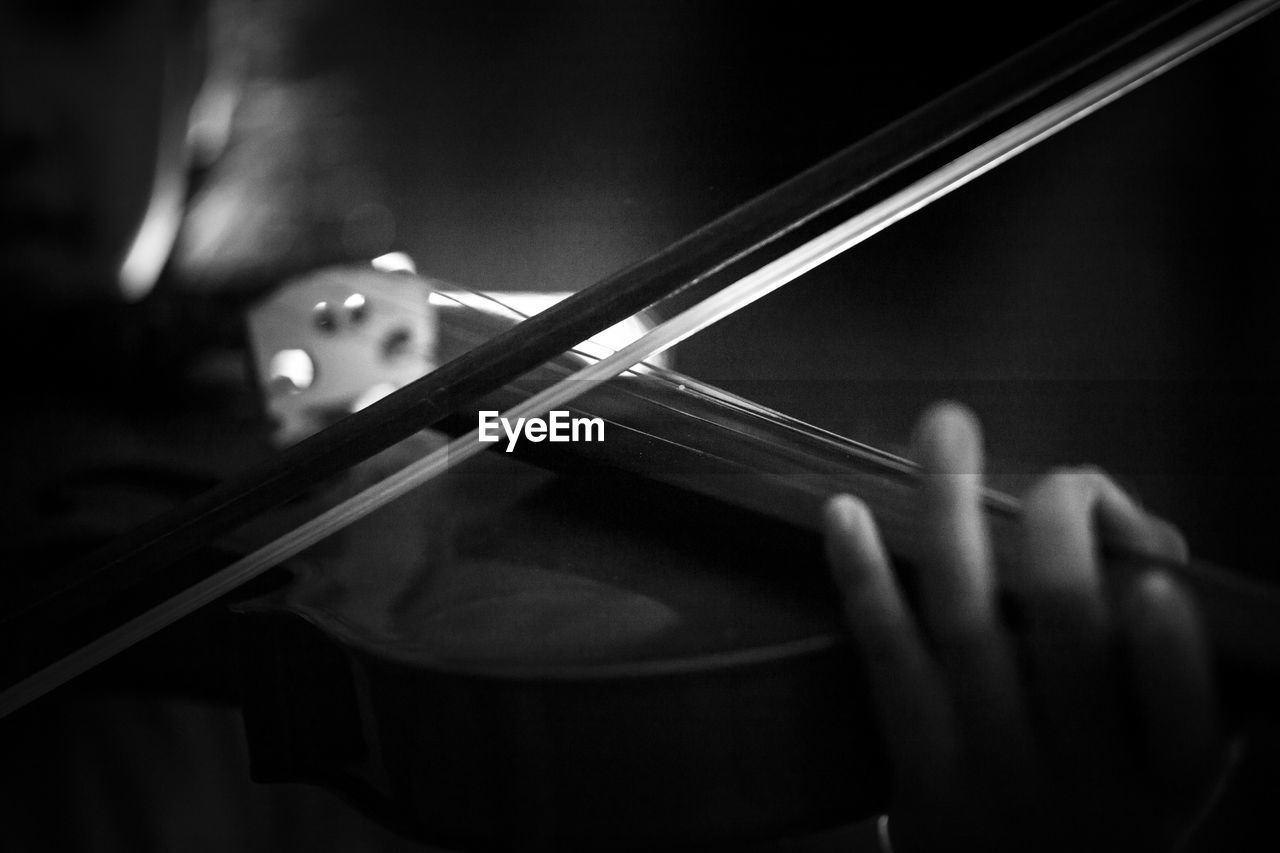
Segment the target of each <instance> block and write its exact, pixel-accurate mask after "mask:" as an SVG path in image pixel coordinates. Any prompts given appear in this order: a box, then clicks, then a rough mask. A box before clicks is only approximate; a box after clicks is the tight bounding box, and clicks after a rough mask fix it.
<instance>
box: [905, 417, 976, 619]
mask: <svg viewBox="0 0 1280 853" xmlns="http://www.w3.org/2000/svg"><path fill="white" fill-rule="evenodd" d="M912 451H913V454H914V456H915V458H916V459H917V461H919V463H920V466H921V469H922V474H923V476H922V479H921V489H920V503H921V506H920V509H921V512H920V516H919V518H920V527H919V532H920V536H919V547H920V551H921V554H920V556H921V562H922V564H923V565H922V566H921V577H920V605H921V608H922V610H923V611H924V621H925V624H926V628H927V630H928V631H930V633H931V634H932V635H933V636H934V637H935V638H936V639H937V640H939V641H940V642H941V641H944V640H950V639H965V638H967V637H970V636H971V635H972V634H973V633H975V632H982V631H985V630H987V628H988V627H989V626H990V625H991V624H992V623H993V610H994V601H995V575H994V571H993V570H992V566H991V554H990V548H989V545H988V542H987V532H986V526H985V520H984V519H983V517H982V510H981V505H980V502H979V496H980V490H981V485H982V465H983V460H982V440H981V437H980V435H979V429H978V424H977V421H976V419H975V418H974V417H973V415H972V414H970V413H969V412H968V410H967V409H964V408H962V407H961V406H958V405H955V404H952V403H942V404H939V405H937V406H935V407H933V408H932V409H930V410H929V411H928V412H926V413H925V415H924V416H923V417H922V418H921V419H920V424H919V426H918V427H917V429H916V433H915V436H914V437H913V440H912Z"/></svg>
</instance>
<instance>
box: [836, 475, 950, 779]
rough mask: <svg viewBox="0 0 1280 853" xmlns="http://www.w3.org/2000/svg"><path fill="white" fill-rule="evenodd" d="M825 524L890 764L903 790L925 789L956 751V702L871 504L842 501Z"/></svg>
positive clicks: (847, 498)
mask: <svg viewBox="0 0 1280 853" xmlns="http://www.w3.org/2000/svg"><path fill="white" fill-rule="evenodd" d="M824 522H825V523H824V530H825V534H826V549H827V559H828V561H829V562H830V565H831V570H832V574H833V576H834V577H835V580H836V585H837V587H838V588H839V589H840V594H841V598H842V601H843V605H844V613H845V618H846V620H847V622H848V625H849V630H850V631H851V632H852V634H853V637H854V642H855V643H856V644H857V647H858V650H859V653H860V655H861V657H862V660H863V664H864V666H865V667H866V672H867V678H868V682H869V684H870V688H871V695H872V701H873V702H874V703H875V708H876V713H877V716H878V718H879V721H880V725H881V731H882V732H883V733H884V736H885V739H886V741H887V743H886V746H887V747H888V750H889V755H890V758H891V760H892V761H893V765H894V767H895V768H896V771H897V772H898V773H899V774H900V778H899V782H900V783H901V784H903V785H911V786H919V785H920V784H921V783H923V782H926V781H927V780H928V779H930V778H936V777H937V775H938V774H937V772H936V771H937V767H938V762H939V761H940V760H945V759H944V758H943V757H944V756H947V755H950V754H951V753H952V750H953V745H954V737H953V733H952V729H951V723H950V709H949V703H948V702H947V700H946V696H945V692H944V691H943V689H942V685H941V682H940V681H939V678H938V674H937V672H936V670H935V669H934V666H933V663H932V661H931V660H930V659H929V655H928V653H927V652H926V650H925V648H924V644H923V643H922V641H921V638H920V635H919V632H918V630H917V627H916V624H915V620H914V618H913V617H912V615H911V612H910V611H909V610H908V608H907V606H906V603H905V602H904V600H903V597H902V594H901V591H900V590H899V588H898V584H897V581H896V579H895V578H894V574H893V569H892V566H891V564H890V561H889V558H888V556H887V555H886V553H885V550H884V546H883V544H882V543H881V541H880V535H879V533H878V531H877V530H876V526H875V523H874V522H873V521H872V519H871V514H870V512H868V510H867V508H866V506H865V505H863V503H862V502H861V501H859V500H857V499H856V498H853V497H850V496H849V495H837V496H836V497H834V498H832V499H831V500H830V501H828V502H827V506H826V513H825V519H824Z"/></svg>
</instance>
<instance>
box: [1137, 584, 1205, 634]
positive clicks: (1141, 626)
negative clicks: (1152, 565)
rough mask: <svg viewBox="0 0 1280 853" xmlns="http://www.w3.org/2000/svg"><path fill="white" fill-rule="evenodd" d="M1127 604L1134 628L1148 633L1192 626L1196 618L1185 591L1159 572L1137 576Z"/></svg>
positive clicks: (1161, 632)
mask: <svg viewBox="0 0 1280 853" xmlns="http://www.w3.org/2000/svg"><path fill="white" fill-rule="evenodd" d="M1130 606H1131V618H1132V620H1133V621H1132V624H1133V627H1134V629H1135V630H1136V631H1139V632H1141V633H1142V634H1144V635H1147V636H1151V635H1156V634H1163V633H1166V632H1168V631H1170V630H1177V628H1176V627H1175V626H1188V625H1194V623H1195V619H1196V614H1195V610H1194V608H1193V607H1192V605H1191V601H1190V599H1188V597H1187V594H1186V593H1185V592H1183V591H1182V588H1181V587H1180V586H1179V585H1178V583H1177V582H1176V581H1175V580H1174V579H1173V578H1172V577H1170V576H1169V575H1168V574H1167V573H1166V572H1162V571H1149V572H1145V573H1144V574H1142V575H1141V576H1140V577H1139V578H1138V579H1137V582H1136V583H1135V584H1134V588H1133V593H1132V596H1131V605H1130Z"/></svg>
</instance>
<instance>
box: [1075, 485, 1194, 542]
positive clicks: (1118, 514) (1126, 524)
mask: <svg viewBox="0 0 1280 853" xmlns="http://www.w3.org/2000/svg"><path fill="white" fill-rule="evenodd" d="M1099 485H1100V487H1101V488H1103V489H1105V490H1106V491H1107V500H1105V501H1102V502H1101V503H1099V505H1098V510H1099V512H1098V519H1097V520H1098V537H1099V539H1100V540H1101V542H1102V545H1103V547H1104V549H1105V550H1106V551H1108V552H1110V553H1114V554H1116V555H1117V556H1134V557H1154V558H1156V559H1161V560H1168V561H1170V562H1173V563H1185V562H1186V561H1187V557H1188V549H1187V541H1186V539H1184V538H1183V537H1182V534H1181V533H1180V532H1179V531H1178V528H1176V527H1174V526H1173V525H1172V524H1170V523H1169V522H1167V521H1165V520H1164V519H1161V518H1158V517H1157V516H1154V515H1151V514H1150V513H1148V512H1146V511H1144V510H1143V509H1142V508H1141V507H1140V506H1138V504H1137V502H1136V501H1134V500H1133V499H1132V498H1131V497H1129V496H1128V495H1127V494H1126V493H1125V492H1124V491H1123V490H1122V489H1121V488H1120V487H1119V486H1118V485H1116V484H1115V482H1113V481H1112V480H1110V479H1108V478H1105V477H1103V478H1102V479H1101V480H1100V484H1099Z"/></svg>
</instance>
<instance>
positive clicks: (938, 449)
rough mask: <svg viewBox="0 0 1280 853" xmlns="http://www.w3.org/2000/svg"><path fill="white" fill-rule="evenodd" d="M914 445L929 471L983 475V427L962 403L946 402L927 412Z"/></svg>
mask: <svg viewBox="0 0 1280 853" xmlns="http://www.w3.org/2000/svg"><path fill="white" fill-rule="evenodd" d="M911 446H912V449H913V453H914V456H915V458H916V460H917V461H918V462H919V463H920V464H921V465H922V466H923V467H924V469H925V470H926V471H929V472H933V473H940V474H979V473H981V470H982V428H981V426H980V424H979V423H978V418H977V416H976V415H975V414H974V413H973V412H972V410H970V409H969V408H968V407H967V406H965V405H963V404H961V403H956V402H953V401H950V400H944V401H942V402H939V403H934V404H933V405H932V406H930V407H929V408H928V409H926V410H925V412H924V414H923V415H921V416H920V420H919V422H918V423H917V425H916V429H915V432H914V434H913V436H912V440H911Z"/></svg>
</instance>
